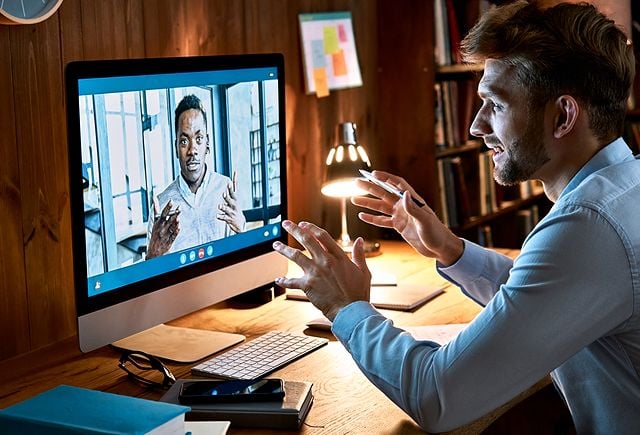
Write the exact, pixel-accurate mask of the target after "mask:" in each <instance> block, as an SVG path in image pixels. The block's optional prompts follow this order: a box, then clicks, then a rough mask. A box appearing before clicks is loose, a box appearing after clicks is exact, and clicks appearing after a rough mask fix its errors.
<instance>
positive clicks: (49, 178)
mask: <svg viewBox="0 0 640 435" xmlns="http://www.w3.org/2000/svg"><path fill="white" fill-rule="evenodd" d="M427 3H428V2H427ZM343 10H350V11H351V12H352V15H353V25H354V30H355V36H356V44H357V49H358V55H359V62H360V68H361V70H362V74H363V81H364V86H362V87H358V88H353V89H346V90H341V91H335V92H332V93H331V95H330V96H329V97H326V98H321V99H318V98H316V97H315V96H314V95H306V94H305V93H304V84H303V71H302V61H301V53H300V50H301V49H300V40H299V29H298V14H299V13H302V12H324V11H343ZM377 19H378V14H377V8H376V4H375V3H372V2H370V1H368V0H317V1H315V0H314V1H312V0H302V1H298V0H238V1H227V0H181V1H175V0H153V1H152V0H101V1H94V0H65V2H64V3H63V4H62V6H61V8H60V10H59V12H58V13H56V14H55V15H54V16H53V17H51V18H50V19H48V20H46V21H45V22H43V23H40V24H37V25H30V26H10V27H9V26H3V27H0V61H1V63H0V80H1V82H0V92H1V94H0V95H1V96H2V101H3V114H2V116H1V117H0V127H2V131H3V134H2V136H0V151H1V152H2V155H3V159H1V160H2V161H1V162H0V169H1V170H2V172H1V173H0V206H1V208H0V227H1V228H2V230H3V231H2V232H1V233H0V249H1V251H0V273H2V276H1V277H0V284H1V285H2V287H1V288H0V303H1V304H2V308H0V314H1V316H0V330H1V331H3V332H2V333H0V334H2V338H3V346H2V350H0V359H6V358H10V357H12V356H15V355H19V354H23V353H25V352H28V351H32V350H36V349H39V348H43V347H45V346H47V345H50V344H52V343H55V342H57V341H59V340H61V339H63V338H64V337H68V336H70V335H72V334H73V333H74V332H75V328H76V326H75V310H74V294H73V277H72V265H71V240H70V228H69V201H68V174H67V171H68V163H67V155H66V151H67V145H66V140H67V138H66V119H65V111H64V83H63V77H64V75H63V74H64V67H65V65H66V64H67V63H68V62H70V61H75V60H83V59H112V58H132V57H145V56H147V57H165V56H186V55H215V54H231V53H255V52H282V53H284V55H285V62H286V64H285V75H286V106H287V119H286V121H287V142H288V146H289V147H288V154H287V157H288V170H287V174H288V178H289V180H290V184H289V185H290V190H289V195H288V200H289V215H290V217H291V218H292V219H294V220H302V219H304V220H309V221H312V222H316V223H319V224H321V225H323V226H325V227H327V228H328V229H329V230H330V232H332V233H333V234H336V235H337V234H338V232H339V214H338V210H339V207H338V202H337V201H335V200H333V199H330V198H325V197H323V196H322V195H321V194H320V185H321V183H322V178H323V174H324V165H323V162H324V159H325V156H326V153H327V152H328V149H329V147H330V146H331V145H332V144H333V142H334V141H335V140H336V128H337V125H338V124H339V123H340V122H344V121H353V122H356V123H357V124H358V127H359V134H360V140H361V141H362V142H363V143H364V144H365V145H366V146H367V148H368V149H369V151H370V153H371V155H372V159H373V160H374V164H376V165H379V166H382V167H387V166H388V165H387V164H386V163H385V162H383V161H381V160H380V159H382V158H384V157H385V156H386V155H388V153H380V152H379V149H378V139H377V138H378V128H379V126H378V124H377V101H378V93H377V81H378V72H377V66H378V63H377V59H378V57H377V50H378V46H377V44H376V41H377V32H378V28H377ZM396 27H398V26H396ZM5 110H6V114H5V113H4V111H5ZM386 146H394V145H393V144H392V145H388V144H387V145H386ZM379 156H380V157H379ZM349 213H350V215H351V216H352V221H351V222H350V225H352V226H351V230H352V234H366V233H367V232H375V230H374V229H372V228H371V227H368V226H366V225H364V224H356V220H355V219H354V217H355V207H350V208H349Z"/></svg>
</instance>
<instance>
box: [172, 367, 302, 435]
mask: <svg viewBox="0 0 640 435" xmlns="http://www.w3.org/2000/svg"><path fill="white" fill-rule="evenodd" d="M187 381H188V382H207V381H208V380H207V379H178V380H177V382H176V383H175V384H174V385H173V386H171V388H170V389H169V390H168V391H167V392H166V393H165V395H164V396H162V398H161V399H160V401H161V402H165V403H166V404H179V403H180V401H179V394H180V388H181V386H182V384H183V383H185V382H187ZM312 386H313V384H312V383H311V382H297V381H286V380H285V381H284V392H285V395H284V399H283V400H281V401H266V402H226V403H198V404H195V403H194V404H192V405H189V406H190V407H191V410H190V411H188V412H187V414H186V420H188V421H219V420H223V421H229V422H230V423H231V426H232V427H259V428H272V429H298V428H300V426H301V425H302V423H303V422H304V419H305V418H306V416H307V414H308V413H309V409H311V404H312V403H313V392H312V389H311V387H312Z"/></svg>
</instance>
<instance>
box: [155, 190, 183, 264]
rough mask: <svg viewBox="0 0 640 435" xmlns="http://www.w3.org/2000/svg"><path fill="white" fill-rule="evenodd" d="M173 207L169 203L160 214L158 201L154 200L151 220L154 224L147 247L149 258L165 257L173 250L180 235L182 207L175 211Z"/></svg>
mask: <svg viewBox="0 0 640 435" xmlns="http://www.w3.org/2000/svg"><path fill="white" fill-rule="evenodd" d="M172 206H173V203H172V202H171V201H169V202H168V203H167V204H166V205H165V206H164V208H163V209H162V212H160V205H159V204H158V199H157V198H156V197H154V198H153V216H152V217H150V219H153V220H154V222H153V228H152V229H151V238H150V240H149V246H148V247H147V258H154V257H158V256H160V255H164V254H165V253H166V252H167V251H169V249H171V245H173V242H174V241H175V240H176V237H178V234H179V233H180V219H179V216H180V206H178V207H177V208H176V209H175V210H173V211H172V210H171V207H172Z"/></svg>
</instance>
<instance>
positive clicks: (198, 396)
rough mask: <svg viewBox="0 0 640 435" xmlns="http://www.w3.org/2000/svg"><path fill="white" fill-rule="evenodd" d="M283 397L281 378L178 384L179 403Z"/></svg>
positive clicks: (197, 381) (263, 399)
mask: <svg viewBox="0 0 640 435" xmlns="http://www.w3.org/2000/svg"><path fill="white" fill-rule="evenodd" d="M283 397H284V384H283V382H282V379H275V378H267V379H254V380H233V381H222V380H193V381H185V382H183V384H182V385H181V386H180V394H179V396H178V399H179V401H180V403H184V404H196V403H223V402H266V401H280V400H282V398H283Z"/></svg>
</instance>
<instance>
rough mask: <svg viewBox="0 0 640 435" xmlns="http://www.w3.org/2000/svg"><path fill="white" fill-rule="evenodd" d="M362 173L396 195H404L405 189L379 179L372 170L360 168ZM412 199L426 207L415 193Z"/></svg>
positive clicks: (370, 180) (368, 179)
mask: <svg viewBox="0 0 640 435" xmlns="http://www.w3.org/2000/svg"><path fill="white" fill-rule="evenodd" d="M360 173H361V174H362V175H363V176H364V178H365V179H366V180H367V181H369V182H371V183H373V184H375V185H376V186H379V187H382V188H383V189H384V190H386V191H387V192H389V193H393V194H394V195H396V196H397V197H398V198H402V196H403V195H404V192H405V191H404V190H400V189H398V188H397V187H395V186H394V185H392V184H389V183H387V182H385V181H381V180H378V179H377V178H374V177H373V175H372V174H371V172H369V171H365V170H364V169H360ZM411 200H412V201H413V202H414V204H416V205H417V206H418V207H424V206H425V203H424V202H422V201H420V200H419V199H418V198H416V197H414V196H413V195H412V196H411Z"/></svg>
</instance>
